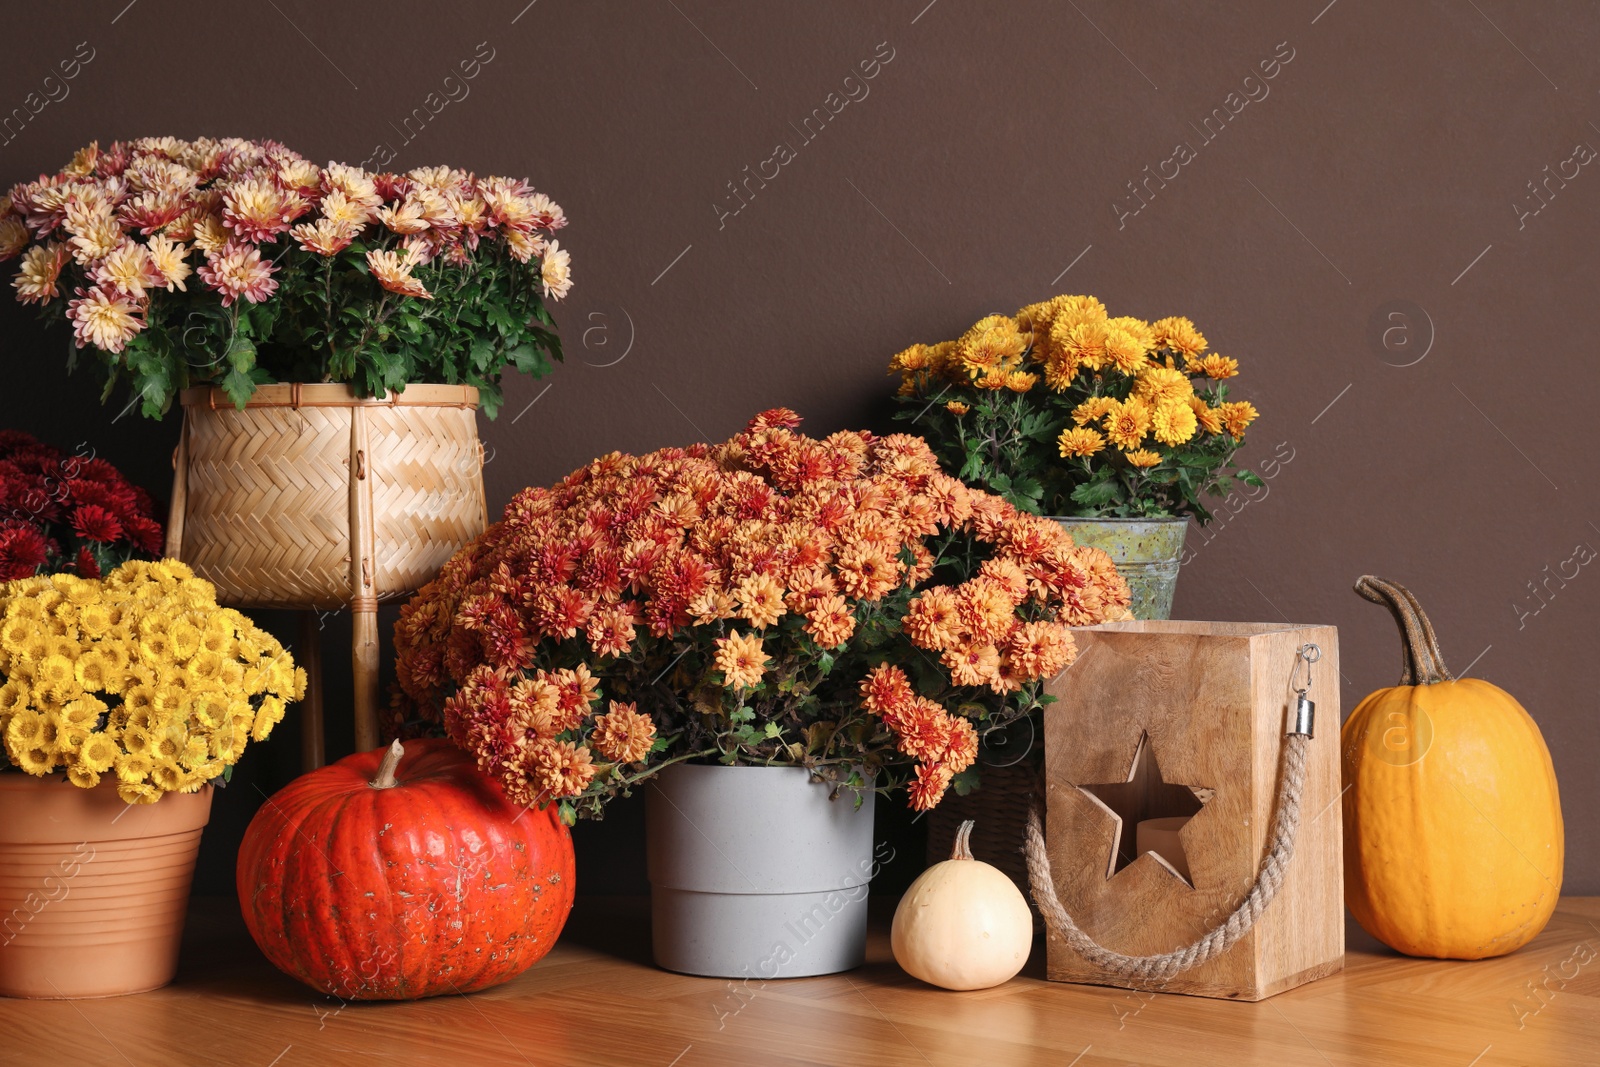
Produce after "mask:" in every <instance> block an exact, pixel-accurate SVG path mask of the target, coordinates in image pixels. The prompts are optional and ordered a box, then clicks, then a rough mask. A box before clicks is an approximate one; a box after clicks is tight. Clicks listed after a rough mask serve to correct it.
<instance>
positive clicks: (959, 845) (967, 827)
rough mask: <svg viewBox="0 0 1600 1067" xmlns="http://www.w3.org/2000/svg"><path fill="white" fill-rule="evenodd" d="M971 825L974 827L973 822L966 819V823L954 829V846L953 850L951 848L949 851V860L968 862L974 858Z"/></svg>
mask: <svg viewBox="0 0 1600 1067" xmlns="http://www.w3.org/2000/svg"><path fill="white" fill-rule="evenodd" d="M973 825H974V823H973V821H972V820H971V819H968V820H967V821H966V822H964V823H962V824H961V825H960V826H958V827H956V846H955V848H952V849H951V850H950V858H951V859H953V860H970V859H974V858H975V857H974V856H973V855H972V827H973Z"/></svg>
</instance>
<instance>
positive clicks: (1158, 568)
mask: <svg viewBox="0 0 1600 1067" xmlns="http://www.w3.org/2000/svg"><path fill="white" fill-rule="evenodd" d="M1055 521H1056V522H1059V523H1060V524H1061V525H1062V526H1064V527H1066V530H1067V533H1069V534H1071V535H1072V539H1073V540H1074V541H1076V542H1077V543H1078V544H1080V545H1090V546H1092V547H1094V548H1098V549H1102V550H1104V551H1105V553H1106V554H1107V555H1109V556H1110V557H1111V562H1113V563H1115V564H1116V565H1117V571H1118V572H1119V573H1120V574H1121V575H1122V576H1123V577H1124V578H1126V579H1127V580H1128V589H1129V591H1130V592H1131V593H1132V594H1133V602H1132V603H1131V604H1129V605H1128V607H1129V610H1131V611H1132V612H1133V617H1134V618H1136V619H1141V620H1145V621H1149V620H1152V619H1170V618H1171V617H1172V596H1173V594H1174V593H1175V592H1176V591H1177V588H1178V565H1179V563H1181V562H1182V560H1183V536H1184V534H1185V533H1186V532H1187V531H1188V529H1189V520H1188V519H1067V518H1057V519H1056V520H1055Z"/></svg>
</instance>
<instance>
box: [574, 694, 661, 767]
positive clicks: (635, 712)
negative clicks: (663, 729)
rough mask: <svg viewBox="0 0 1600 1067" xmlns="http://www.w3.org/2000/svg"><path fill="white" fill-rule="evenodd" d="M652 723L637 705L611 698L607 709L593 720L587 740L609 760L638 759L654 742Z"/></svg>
mask: <svg viewBox="0 0 1600 1067" xmlns="http://www.w3.org/2000/svg"><path fill="white" fill-rule="evenodd" d="M655 739H656V724H655V723H654V722H653V721H651V719H650V716H648V715H642V714H640V713H639V708H638V706H637V705H635V704H632V703H628V704H623V703H619V702H618V701H615V700H613V701H612V702H611V710H610V711H609V712H607V713H606V714H604V715H602V716H600V717H599V718H598V719H596V720H595V721H594V732H593V733H592V734H590V735H589V743H590V744H591V745H593V746H594V750H595V751H596V752H598V753H600V755H602V756H604V757H605V758H606V759H608V760H611V761H612V762H613V763H639V762H642V761H643V760H644V758H645V757H646V756H648V755H649V754H650V746H651V745H652V744H654V743H655Z"/></svg>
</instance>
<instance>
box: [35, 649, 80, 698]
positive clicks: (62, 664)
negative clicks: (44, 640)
mask: <svg viewBox="0 0 1600 1067" xmlns="http://www.w3.org/2000/svg"><path fill="white" fill-rule="evenodd" d="M34 684H35V685H36V686H38V687H39V688H40V689H42V690H44V691H45V692H46V693H48V694H49V695H50V696H52V697H54V698H56V699H62V698H64V697H65V695H66V694H67V693H69V692H71V691H72V690H73V689H74V688H76V687H77V684H78V682H77V677H76V675H75V674H74V672H73V669H72V661H71V660H69V659H68V658H67V657H65V656H62V655H59V654H55V653H51V654H50V655H47V656H45V657H44V659H43V660H41V661H40V663H39V667H38V670H37V671H35V672H34Z"/></svg>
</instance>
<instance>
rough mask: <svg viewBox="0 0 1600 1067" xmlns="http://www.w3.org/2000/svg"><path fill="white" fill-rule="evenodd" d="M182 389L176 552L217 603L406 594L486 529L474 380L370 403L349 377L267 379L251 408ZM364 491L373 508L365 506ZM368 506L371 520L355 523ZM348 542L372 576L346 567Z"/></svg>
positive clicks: (323, 604)
mask: <svg viewBox="0 0 1600 1067" xmlns="http://www.w3.org/2000/svg"><path fill="white" fill-rule="evenodd" d="M182 399H183V405H184V440H183V443H182V444H181V445H180V448H179V466H180V469H179V470H178V472H177V476H178V482H177V485H176V486H175V488H174V509H173V510H174V520H175V521H174V529H173V531H172V539H171V540H170V541H169V554H174V555H179V556H180V558H182V559H183V560H184V561H185V562H186V563H188V564H189V565H190V566H191V567H193V568H194V569H195V571H196V573H198V574H199V575H201V576H202V577H204V578H206V579H207V580H209V581H211V582H212V583H214V584H215V585H216V586H217V593H218V598H219V600H221V601H222V602H223V603H226V604H229V605H231V606H234V607H242V608H302V609H304V608H317V609H330V608H339V607H349V606H351V604H352V602H353V601H355V600H357V599H359V598H361V597H363V595H364V594H365V595H367V596H374V597H376V599H378V600H387V599H393V598H396V597H402V596H406V595H408V594H410V593H412V592H414V591H415V590H417V589H419V588H421V587H422V586H423V585H425V584H426V583H427V582H428V581H430V580H431V579H432V578H433V576H434V575H435V574H436V573H438V570H439V568H440V567H442V566H443V565H444V563H445V562H446V561H447V560H448V559H449V558H450V557H451V556H452V555H453V554H455V552H456V551H458V550H459V549H460V548H461V547H462V546H463V545H465V544H467V543H468V542H469V541H471V540H472V539H473V538H475V537H477V536H478V535H479V534H480V533H482V532H483V530H484V528H485V526H486V518H487V516H486V514H485V501H484V491H483V472H482V467H483V462H482V452H481V449H480V447H479V444H478V432H477V421H476V417H475V411H476V407H477V390H475V389H471V388H468V387H463V386H443V385H431V386H430V385H413V386H410V387H408V388H407V389H406V391H405V392H404V393H401V394H397V395H395V396H393V397H391V398H390V399H369V400H362V399H359V398H357V397H356V396H355V395H354V394H353V393H352V392H351V391H350V390H349V389H348V388H347V387H345V386H342V385H306V386H291V385H269V386H263V387H261V388H260V389H258V390H257V392H256V394H255V396H254V397H252V398H251V400H250V403H249V404H248V405H247V406H246V407H245V408H244V409H243V410H239V409H236V408H235V407H233V405H232V404H231V403H230V402H229V401H228V400H227V398H226V397H225V396H222V395H219V394H217V393H215V392H214V391H213V390H211V389H191V390H187V391H185V392H184V394H183V398H182ZM366 493H370V510H368V509H367V508H366V507H358V506H357V498H358V496H360V495H362V494H366ZM180 498H181V500H180ZM362 513H364V514H365V515H366V516H370V523H371V529H370V531H367V530H362V529H358V528H357V527H358V522H359V519H358V516H359V515H360V514H362ZM366 538H370V541H366ZM364 542H365V543H364ZM352 544H354V545H356V546H357V550H358V553H359V556H360V559H361V561H362V566H366V567H368V568H370V571H371V573H370V575H369V576H364V575H363V573H362V567H361V566H353V565H352V555H353V553H352ZM368 545H369V546H370V548H368V549H367V550H366V551H361V549H363V548H365V547H366V546H368ZM364 577H365V580H363V579H364ZM360 586H365V587H366V589H364V590H363V589H361V588H359V587H360Z"/></svg>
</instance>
